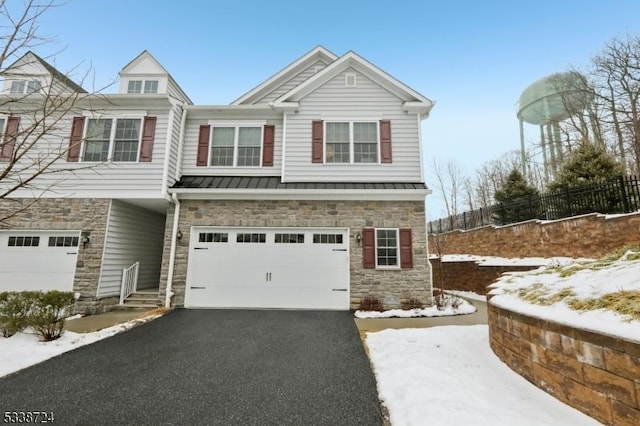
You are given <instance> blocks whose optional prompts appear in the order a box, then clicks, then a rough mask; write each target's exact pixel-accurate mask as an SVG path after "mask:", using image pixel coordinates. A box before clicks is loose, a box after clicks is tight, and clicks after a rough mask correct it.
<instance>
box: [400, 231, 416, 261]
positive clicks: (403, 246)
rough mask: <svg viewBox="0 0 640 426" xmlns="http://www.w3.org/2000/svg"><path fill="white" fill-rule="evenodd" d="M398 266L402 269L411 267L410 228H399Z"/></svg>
mask: <svg viewBox="0 0 640 426" xmlns="http://www.w3.org/2000/svg"><path fill="white" fill-rule="evenodd" d="M400 267H401V268H402V269H406V268H413V247H412V244H411V229H401V230H400Z"/></svg>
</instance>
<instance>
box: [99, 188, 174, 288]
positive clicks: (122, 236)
mask: <svg viewBox="0 0 640 426" xmlns="http://www.w3.org/2000/svg"><path fill="white" fill-rule="evenodd" d="M165 220H166V217H165V216H164V215H161V214H158V213H155V212H152V211H150V210H146V209H143V208H140V207H136V206H132V205H131V204H127V203H124V202H122V201H119V200H111V208H110V211H109V221H108V224H107V235H106V237H105V250H104V254H103V257H102V269H101V272H100V281H99V284H98V294H97V297H107V296H119V295H120V285H121V283H122V270H123V268H128V267H129V266H131V265H133V264H134V263H135V262H140V269H139V273H138V289H141V288H148V287H158V286H159V283H160V264H161V261H162V244H163V238H164V226H165Z"/></svg>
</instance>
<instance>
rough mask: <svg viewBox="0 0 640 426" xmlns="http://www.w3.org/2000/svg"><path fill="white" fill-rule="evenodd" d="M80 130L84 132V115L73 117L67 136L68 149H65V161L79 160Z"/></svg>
mask: <svg viewBox="0 0 640 426" xmlns="http://www.w3.org/2000/svg"><path fill="white" fill-rule="evenodd" d="M82 132H84V117H73V124H72V125H71V136H70V137H69V150H68V151H67V161H72V162H77V161H79V160H80V147H81V146H82Z"/></svg>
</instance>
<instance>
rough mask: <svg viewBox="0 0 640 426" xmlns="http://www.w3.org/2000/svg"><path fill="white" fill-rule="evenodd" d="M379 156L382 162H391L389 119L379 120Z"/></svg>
mask: <svg viewBox="0 0 640 426" xmlns="http://www.w3.org/2000/svg"><path fill="white" fill-rule="evenodd" d="M380 158H381V162H383V163H391V121H389V120H380Z"/></svg>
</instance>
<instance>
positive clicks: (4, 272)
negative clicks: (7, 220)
mask: <svg viewBox="0 0 640 426" xmlns="http://www.w3.org/2000/svg"><path fill="white" fill-rule="evenodd" d="M79 234H80V232H79V231H23V230H7V231H2V232H0V260H1V261H0V291H23V290H43V291H47V290H62V291H71V290H72V289H73V280H74V275H75V267H76V261H77V256H78V247H77V243H78V237H79ZM25 237H29V238H34V237H37V238H38V239H39V240H38V244H32V245H27V244H25V245H24V246H17V245H18V244H20V243H19V242H17V239H18V238H23V239H24V238H25ZM65 237H70V238H67V239H66V242H67V244H68V246H64V244H65ZM50 239H51V242H50ZM72 240H73V243H71V241H72ZM58 243H60V245H58ZM50 244H51V245H50ZM69 244H74V245H73V246H70V245H69Z"/></svg>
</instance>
